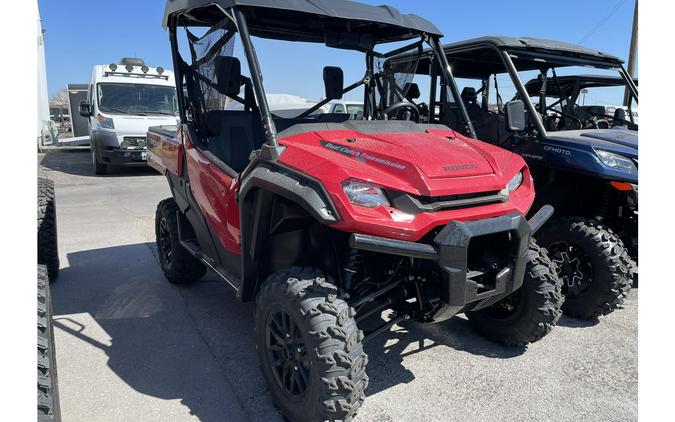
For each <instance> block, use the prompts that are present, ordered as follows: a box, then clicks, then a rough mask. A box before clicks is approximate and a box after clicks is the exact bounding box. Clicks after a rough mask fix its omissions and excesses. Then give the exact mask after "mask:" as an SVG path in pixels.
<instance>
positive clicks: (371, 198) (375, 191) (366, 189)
mask: <svg viewBox="0 0 675 422" xmlns="http://www.w3.org/2000/svg"><path fill="white" fill-rule="evenodd" d="M342 189H344V191H345V195H347V198H348V199H349V202H351V203H352V204H353V205H358V206H360V207H366V208H375V207H379V206H380V205H382V206H387V207H388V206H389V205H390V204H389V200H388V199H387V197H386V196H385V194H384V192H382V189H380V188H379V187H377V186H374V185H371V184H368V183H364V182H356V181H353V180H349V181H346V182H343V183H342Z"/></svg>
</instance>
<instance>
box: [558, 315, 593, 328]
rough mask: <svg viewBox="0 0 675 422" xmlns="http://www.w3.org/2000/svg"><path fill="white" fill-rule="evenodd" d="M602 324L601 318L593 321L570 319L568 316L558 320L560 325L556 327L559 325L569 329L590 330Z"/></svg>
mask: <svg viewBox="0 0 675 422" xmlns="http://www.w3.org/2000/svg"><path fill="white" fill-rule="evenodd" d="M599 323H600V319H599V318H593V319H577V318H572V317H568V316H566V315H563V316H561V317H560V319H559V320H558V323H557V324H556V325H559V326H560V327H568V328H589V327H595V326H596V325H598V324H599Z"/></svg>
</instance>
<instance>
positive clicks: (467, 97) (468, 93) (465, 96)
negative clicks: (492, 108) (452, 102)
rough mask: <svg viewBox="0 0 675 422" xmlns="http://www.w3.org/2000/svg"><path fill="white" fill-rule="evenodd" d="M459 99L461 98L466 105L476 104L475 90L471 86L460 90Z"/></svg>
mask: <svg viewBox="0 0 675 422" xmlns="http://www.w3.org/2000/svg"><path fill="white" fill-rule="evenodd" d="M460 97H462V100H464V103H465V104H467V105H468V104H476V102H477V101H478V94H476V88H474V87H471V86H466V87H464V89H462V93H461V94H460Z"/></svg>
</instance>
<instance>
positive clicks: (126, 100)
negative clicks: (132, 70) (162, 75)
mask: <svg viewBox="0 0 675 422" xmlns="http://www.w3.org/2000/svg"><path fill="white" fill-rule="evenodd" d="M96 94H97V98H98V108H99V110H100V111H102V112H105V113H111V114H133V115H141V116H142V115H148V114H166V115H175V114H176V112H177V109H178V107H177V105H178V104H177V101H176V89H175V88H174V87H171V86H162V85H148V84H124V83H100V84H98V85H97V86H96Z"/></svg>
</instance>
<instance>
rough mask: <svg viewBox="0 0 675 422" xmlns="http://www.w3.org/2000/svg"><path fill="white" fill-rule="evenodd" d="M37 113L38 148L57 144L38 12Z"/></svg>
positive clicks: (56, 132) (56, 130)
mask: <svg viewBox="0 0 675 422" xmlns="http://www.w3.org/2000/svg"><path fill="white" fill-rule="evenodd" d="M37 48H38V51H37V53H38V63H37V65H38V81H37V82H38V90H37V91H38V98H37V102H38V112H37V143H38V148H41V147H43V146H45V145H55V144H57V143H58V129H57V127H56V125H55V124H54V122H53V121H52V120H51V119H50V117H49V90H48V89H47V66H46V63H45V42H44V31H43V30H42V20H41V19H40V12H39V11H38V37H37Z"/></svg>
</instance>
